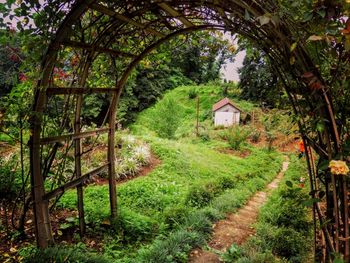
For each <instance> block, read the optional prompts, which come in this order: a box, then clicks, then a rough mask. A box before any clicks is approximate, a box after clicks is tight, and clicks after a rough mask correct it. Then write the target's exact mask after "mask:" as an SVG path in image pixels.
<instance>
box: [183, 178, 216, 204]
mask: <svg viewBox="0 0 350 263" xmlns="http://www.w3.org/2000/svg"><path fill="white" fill-rule="evenodd" d="M219 192H220V188H219V186H218V184H217V183H215V182H208V183H206V184H199V185H193V186H192V187H191V188H190V190H189V191H188V194H187V196H186V203H187V204H189V205H191V206H194V207H203V206H206V205H207V204H209V202H210V201H211V200H212V199H213V198H214V197H215V195H216V194H218V193H219Z"/></svg>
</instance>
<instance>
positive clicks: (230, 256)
mask: <svg viewBox="0 0 350 263" xmlns="http://www.w3.org/2000/svg"><path fill="white" fill-rule="evenodd" d="M241 253H242V252H241V250H240V248H239V246H237V245H236V244H232V245H231V246H230V247H229V248H228V249H227V250H226V252H225V253H224V254H222V255H221V256H220V258H221V259H222V260H223V261H224V262H235V260H236V259H238V258H239V257H240V256H241Z"/></svg>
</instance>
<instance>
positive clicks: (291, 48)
mask: <svg viewBox="0 0 350 263" xmlns="http://www.w3.org/2000/svg"><path fill="white" fill-rule="evenodd" d="M297 45H298V43H297V42H294V43H293V44H292V45H291V46H290V52H293V51H294V49H295V48H296V47H297Z"/></svg>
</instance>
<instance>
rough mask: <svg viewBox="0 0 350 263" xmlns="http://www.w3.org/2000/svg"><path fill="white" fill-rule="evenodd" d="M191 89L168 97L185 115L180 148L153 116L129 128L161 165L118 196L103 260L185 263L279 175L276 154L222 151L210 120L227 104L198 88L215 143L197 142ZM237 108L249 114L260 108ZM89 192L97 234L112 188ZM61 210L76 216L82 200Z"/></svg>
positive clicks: (67, 200)
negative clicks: (215, 228)
mask: <svg viewBox="0 0 350 263" xmlns="http://www.w3.org/2000/svg"><path fill="white" fill-rule="evenodd" d="M191 88H193V87H180V88H177V89H175V90H172V91H170V92H169V93H167V94H166V95H165V97H167V96H170V97H171V98H172V99H175V100H176V101H177V102H178V103H179V105H180V106H181V107H182V109H183V111H184V113H185V114H183V115H182V117H181V118H182V119H181V124H180V127H179V129H178V130H177V131H176V134H175V138H177V140H169V139H161V138H159V137H158V136H157V134H156V132H154V131H153V130H152V127H151V126H149V123H151V122H150V119H152V116H153V114H154V108H150V109H148V110H146V111H144V112H143V113H141V114H140V116H139V118H138V120H137V121H136V123H135V124H134V125H133V126H132V127H130V128H131V130H132V133H133V134H134V135H136V136H137V137H138V139H140V140H142V141H145V142H147V143H148V144H149V145H150V147H151V149H152V151H153V152H154V153H155V155H157V156H158V157H159V159H160V160H161V164H160V165H159V166H158V167H157V168H156V169H154V170H153V171H152V172H151V173H150V174H148V175H147V176H145V177H139V178H136V179H134V180H131V181H128V182H127V183H125V184H122V185H120V186H119V187H118V189H117V192H118V209H119V210H118V211H119V213H118V220H117V221H115V222H112V229H113V231H108V230H107V231H105V235H106V237H105V239H106V240H105V245H104V254H105V255H106V256H107V257H109V258H110V259H111V261H113V262H186V260H187V253H188V251H190V249H191V248H192V247H193V246H196V245H203V244H204V243H205V241H206V240H207V238H208V236H209V234H210V231H211V229H212V228H211V225H212V223H213V222H214V221H216V220H218V219H219V218H222V217H223V216H224V215H225V213H227V212H233V211H235V210H236V209H237V208H239V207H241V206H242V205H244V204H245V202H246V201H247V200H248V199H249V197H250V196H252V195H253V194H254V193H255V192H256V191H258V190H261V189H263V188H264V187H265V185H266V184H267V182H269V181H271V180H272V179H273V178H274V177H275V176H276V174H277V173H278V171H279V170H280V167H281V164H282V160H283V156H282V155H281V154H280V153H277V152H274V151H272V152H268V151H266V150H265V149H259V148H253V147H251V146H245V147H246V148H248V149H249V151H250V152H251V153H250V155H249V156H248V157H246V158H244V159H243V158H240V157H236V156H233V155H228V154H223V153H220V152H218V151H217V148H225V147H228V144H227V142H225V141H222V140H220V139H217V138H218V136H216V135H215V134H216V133H217V131H214V129H213V127H212V124H211V114H209V113H208V112H210V109H211V106H212V104H213V103H215V102H217V101H218V100H219V99H221V98H222V96H221V95H220V94H221V90H220V89H218V88H217V87H214V86H209V87H204V86H200V87H196V89H197V91H198V94H199V96H200V103H201V104H200V109H201V111H200V116H201V118H202V119H201V121H202V125H205V126H206V127H207V128H206V129H207V130H208V132H209V133H210V134H211V135H210V139H209V140H203V139H201V138H196V137H195V136H194V123H195V116H196V110H195V100H193V99H192V100H191V99H189V97H188V90H189V89H191ZM233 101H234V103H236V104H237V106H238V107H240V108H241V109H243V110H247V111H249V110H251V109H252V108H253V107H254V105H252V104H250V103H247V102H244V101H239V100H233ZM84 192H85V194H84V200H85V204H84V208H85V214H86V219H87V221H88V222H90V223H91V224H92V225H95V226H96V227H98V226H99V224H100V223H101V222H103V221H104V220H105V219H107V218H108V217H109V197H108V186H107V185H103V186H89V187H87V188H86V189H85V191H84ZM59 206H60V207H62V208H67V209H74V210H75V209H76V192H75V191H68V192H67V193H65V194H64V196H63V197H62V199H61V200H60V203H59ZM155 259H157V260H156V261H155Z"/></svg>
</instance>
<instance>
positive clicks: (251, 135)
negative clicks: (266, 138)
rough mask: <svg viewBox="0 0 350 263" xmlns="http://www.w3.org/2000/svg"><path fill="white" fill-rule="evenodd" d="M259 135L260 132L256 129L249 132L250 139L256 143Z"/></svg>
mask: <svg viewBox="0 0 350 263" xmlns="http://www.w3.org/2000/svg"><path fill="white" fill-rule="evenodd" d="M260 136H261V132H260V131H258V130H255V131H252V133H251V134H250V139H251V140H252V142H254V143H257V142H259V141H260Z"/></svg>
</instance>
